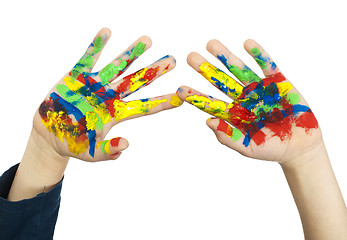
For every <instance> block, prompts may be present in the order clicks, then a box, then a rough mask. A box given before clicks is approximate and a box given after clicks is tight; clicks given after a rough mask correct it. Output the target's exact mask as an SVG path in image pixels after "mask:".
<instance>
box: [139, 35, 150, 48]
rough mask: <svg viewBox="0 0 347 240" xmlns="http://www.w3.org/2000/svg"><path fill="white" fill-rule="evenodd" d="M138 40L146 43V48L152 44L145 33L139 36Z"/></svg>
mask: <svg viewBox="0 0 347 240" xmlns="http://www.w3.org/2000/svg"><path fill="white" fill-rule="evenodd" d="M138 41H139V42H143V43H144V44H145V45H146V49H149V48H150V47H151V46H152V39H151V38H150V37H149V36H147V35H143V36H141V37H140V38H139V39H138Z"/></svg>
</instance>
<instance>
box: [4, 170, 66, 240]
mask: <svg viewBox="0 0 347 240" xmlns="http://www.w3.org/2000/svg"><path fill="white" fill-rule="evenodd" d="M18 165H19V164H17V165H15V166H13V167H11V168H10V169H9V170H7V171H6V172H5V173H4V174H3V175H2V176H1V177H0V239H1V240H7V239H11V240H22V239H25V240H31V239H35V240H38V239H40V240H41V239H53V233H54V228H55V224H56V222H57V217H58V211H59V206H60V193H61V188H62V182H63V179H62V180H61V181H60V182H59V183H58V184H57V185H56V186H54V187H53V188H52V189H51V190H50V191H49V192H46V193H40V194H38V195H37V196H36V197H34V198H31V199H24V200H21V201H17V202H11V201H8V200H7V197H8V193H9V191H10V189H11V185H12V182H13V179H14V177H15V175H16V172H17V168H18Z"/></svg>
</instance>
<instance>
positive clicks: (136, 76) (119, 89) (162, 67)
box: [111, 55, 176, 99]
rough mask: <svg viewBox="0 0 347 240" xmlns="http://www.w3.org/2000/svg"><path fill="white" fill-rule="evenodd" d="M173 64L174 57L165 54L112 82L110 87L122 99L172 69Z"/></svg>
mask: <svg viewBox="0 0 347 240" xmlns="http://www.w3.org/2000/svg"><path fill="white" fill-rule="evenodd" d="M175 66H176V60H175V58H174V57H173V56H169V55H167V56H165V57H163V58H161V59H159V60H158V61H156V62H155V63H153V64H151V65H149V66H147V67H145V68H143V69H141V70H139V71H137V72H135V73H133V74H130V75H128V76H126V77H124V78H123V79H121V80H119V81H117V82H116V83H112V84H111V88H112V89H114V90H115V92H116V93H117V94H118V95H119V97H120V99H122V98H124V97H126V96H128V95H130V94H131V93H133V92H136V91H137V90H139V89H140V88H142V87H144V86H147V85H149V84H150V83H152V82H153V81H154V80H155V79H157V78H158V77H160V76H162V75H163V74H165V73H167V72H169V71H171V70H172V69H174V68H175Z"/></svg>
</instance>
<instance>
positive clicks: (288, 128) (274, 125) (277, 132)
mask: <svg viewBox="0 0 347 240" xmlns="http://www.w3.org/2000/svg"><path fill="white" fill-rule="evenodd" d="M292 125H293V119H292V117H286V118H283V119H282V120H281V121H278V122H276V121H274V122H269V123H267V124H266V125H265V127H266V128H268V129H270V130H271V131H272V132H273V133H274V134H273V135H272V136H278V137H279V138H280V139H281V140H282V141H284V140H285V139H289V138H290V137H291V136H292V134H293V132H292Z"/></svg>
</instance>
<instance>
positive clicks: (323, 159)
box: [280, 141, 330, 173]
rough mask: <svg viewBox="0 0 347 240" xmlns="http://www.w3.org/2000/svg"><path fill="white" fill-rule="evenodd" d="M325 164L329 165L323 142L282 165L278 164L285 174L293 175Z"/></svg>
mask: <svg viewBox="0 0 347 240" xmlns="http://www.w3.org/2000/svg"><path fill="white" fill-rule="evenodd" d="M326 163H328V164H330V160H329V156H328V153H327V150H326V148H325V145H324V142H323V141H321V142H320V143H319V144H317V145H315V146H314V147H312V148H311V149H308V150H307V151H306V152H304V153H303V154H301V155H300V156H297V157H295V158H293V159H291V160H289V161H286V162H284V163H280V165H281V167H282V169H283V171H284V172H285V173H294V172H301V171H306V170H308V171H312V168H316V167H319V166H321V165H324V166H326Z"/></svg>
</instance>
